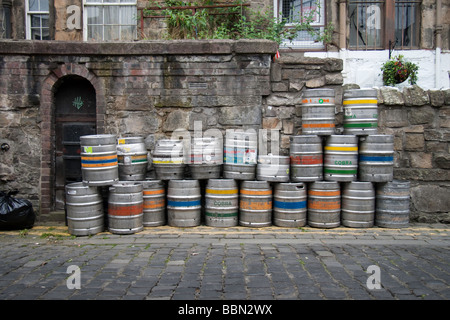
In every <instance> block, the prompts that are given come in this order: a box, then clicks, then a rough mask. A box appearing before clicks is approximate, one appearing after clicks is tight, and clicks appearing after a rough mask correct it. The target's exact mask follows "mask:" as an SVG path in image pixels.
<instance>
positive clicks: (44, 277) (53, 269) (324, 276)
mask: <svg viewBox="0 0 450 320" xmlns="http://www.w3.org/2000/svg"><path fill="white" fill-rule="evenodd" d="M0 242H1V244H2V246H1V248H0V259H1V261H2V263H1V265H0V299H2V300H6V299H13V300H16V299H30V300H54V299H69V300H75V299H81V300H87V299H101V300H103V299H120V300H127V299H139V300H141V299H146V300H153V299H164V300H169V299H173V300H180V299H181V300H243V299H247V300H254V299H255V300H256V299H258V300H261V299H262V300H287V299H301V300H302V299H308V300H311V299H313V300H323V299H339V300H341V299H349V300H386V299H388V300H391V299H393V300H405V299H416V300H422V299H432V300H447V299H449V298H450V252H449V250H448V249H449V246H450V229H449V228H448V227H447V226H446V225H422V224H412V225H411V226H410V227H409V228H404V229H383V228H367V229H352V228H345V227H339V228H335V229H329V230H326V229H315V228H310V227H304V228H299V229H294V228H279V227H266V228H259V229H253V228H246V227H233V228H212V227H207V226H200V227H195V228H184V229H182V228H173V227H168V226H164V227H156V228H145V229H144V231H143V232H139V233H136V234H134V235H123V236H119V235H114V234H111V233H109V232H102V233H99V234H97V235H94V236H90V237H72V236H70V235H69V234H68V233H67V227H64V226H54V227H51V226H36V227H34V228H33V229H30V230H28V232H23V231H22V232H20V231H4V232H1V233H0ZM70 266H74V267H71V268H76V269H77V268H79V269H78V274H77V273H76V272H73V270H72V269H70V268H69V267H70ZM370 266H375V267H370ZM370 268H375V269H376V270H375V271H373V269H370ZM368 269H369V272H367V271H368ZM377 277H378V278H377ZM376 280H379V285H380V288H379V289H378V288H377V281H376ZM76 285H79V289H77V288H76Z"/></svg>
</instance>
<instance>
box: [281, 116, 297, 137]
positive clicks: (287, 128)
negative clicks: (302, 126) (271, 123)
mask: <svg viewBox="0 0 450 320" xmlns="http://www.w3.org/2000/svg"><path fill="white" fill-rule="evenodd" d="M282 123H283V133H284V134H293V133H294V121H292V120H287V119H283V120H282Z"/></svg>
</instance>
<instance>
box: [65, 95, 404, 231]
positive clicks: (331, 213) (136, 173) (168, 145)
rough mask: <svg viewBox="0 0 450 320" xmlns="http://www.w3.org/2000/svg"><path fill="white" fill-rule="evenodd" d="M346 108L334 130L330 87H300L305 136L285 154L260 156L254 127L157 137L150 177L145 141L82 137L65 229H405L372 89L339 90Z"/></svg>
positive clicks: (390, 151) (388, 139) (400, 186)
mask: <svg viewBox="0 0 450 320" xmlns="http://www.w3.org/2000/svg"><path fill="white" fill-rule="evenodd" d="M343 109H344V122H343V132H342V134H338V131H339V130H337V129H336V127H335V115H336V104H335V92H334V90H333V89H307V90H304V92H303V98H302V134H301V135H296V136H291V138H290V150H289V155H278V154H277V153H275V154H271V153H268V154H258V151H261V150H258V141H259V140H258V138H259V137H258V134H257V133H256V131H254V130H248V131H243V130H231V131H227V132H226V134H225V136H224V137H223V139H221V137H195V138H192V139H191V141H190V146H189V150H186V144H183V142H182V141H180V140H171V139H161V140H159V141H157V142H156V144H155V148H154V150H153V153H152V164H153V168H154V171H155V175H156V179H148V178H147V173H148V172H147V168H148V167H147V166H148V158H149V154H148V152H147V150H146V148H145V145H144V140H143V138H141V137H129V138H119V139H117V138H116V136H115V135H92V136H83V137H81V138H80V143H81V150H82V153H81V166H82V175H83V179H82V180H83V181H82V182H80V183H74V184H71V185H67V186H66V208H67V218H68V225H69V231H70V232H71V233H72V234H74V235H90V234H95V233H97V232H100V231H102V230H103V229H104V224H105V225H107V227H108V230H109V231H110V232H111V233H117V234H130V233H135V232H139V231H141V230H143V228H144V227H156V226H162V225H166V224H168V225H169V226H172V227H195V226H199V225H200V224H202V223H204V224H206V225H207V226H213V227H233V226H237V225H241V226H245V227H266V226H271V225H275V226H280V227H303V226H306V225H309V226H312V227H317V228H335V227H338V226H340V225H343V226H346V227H352V228H368V227H372V226H374V225H377V226H380V227H389V228H401V227H406V226H408V223H409V182H408V181H395V180H393V160H394V146H393V136H391V135H384V134H378V132H377V121H378V111H377V91H376V90H372V89H370V90H369V89H358V90H347V91H344V93H343ZM186 173H187V175H186ZM102 199H103V201H102ZM105 199H107V201H105ZM103 210H104V211H105V212H107V215H105V217H104V219H102V218H101V212H102V211H103ZM103 223H104V224H103Z"/></svg>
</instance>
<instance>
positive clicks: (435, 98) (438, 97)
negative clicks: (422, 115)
mask: <svg viewBox="0 0 450 320" xmlns="http://www.w3.org/2000/svg"><path fill="white" fill-rule="evenodd" d="M428 95H429V96H430V103H431V105H432V106H433V107H441V106H443V105H444V98H445V97H444V92H443V91H442V90H428Z"/></svg>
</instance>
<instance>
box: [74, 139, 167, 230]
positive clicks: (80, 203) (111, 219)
mask: <svg viewBox="0 0 450 320" xmlns="http://www.w3.org/2000/svg"><path fill="white" fill-rule="evenodd" d="M80 145H81V173H82V182H77V183H72V184H68V185H66V214H67V224H68V229H69V232H70V233H71V234H73V235H76V236H85V235H93V234H96V233H98V232H101V231H104V230H105V229H106V228H107V229H108V230H109V231H110V232H111V233H114V234H132V233H136V232H139V231H141V230H143V227H144V226H156V225H162V224H165V188H164V187H163V186H162V184H161V182H160V181H145V176H146V173H147V165H148V151H147V150H146V148H145V144H144V139H143V138H142V137H127V138H122V137H120V138H117V136H116V135H113V134H99V135H87V136H81V137H80ZM105 213H106V214H105Z"/></svg>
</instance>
